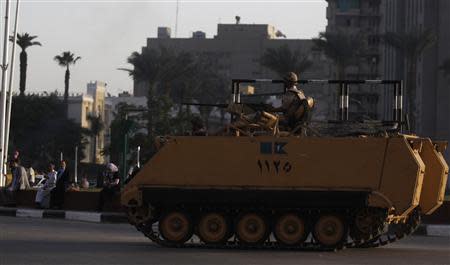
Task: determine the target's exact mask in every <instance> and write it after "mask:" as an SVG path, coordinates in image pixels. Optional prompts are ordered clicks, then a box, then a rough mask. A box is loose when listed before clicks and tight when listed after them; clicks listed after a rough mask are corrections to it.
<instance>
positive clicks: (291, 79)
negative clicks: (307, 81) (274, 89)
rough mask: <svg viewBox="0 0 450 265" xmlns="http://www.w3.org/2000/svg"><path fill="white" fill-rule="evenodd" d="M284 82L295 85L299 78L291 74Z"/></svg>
mask: <svg viewBox="0 0 450 265" xmlns="http://www.w3.org/2000/svg"><path fill="white" fill-rule="evenodd" d="M283 80H284V82H286V84H289V85H293V84H296V83H297V82H298V76H297V75H296V74H295V73H294V72H289V73H287V74H286V75H285V76H284V78H283Z"/></svg>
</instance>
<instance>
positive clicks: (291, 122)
mask: <svg viewBox="0 0 450 265" xmlns="http://www.w3.org/2000/svg"><path fill="white" fill-rule="evenodd" d="M283 79H284V82H285V85H286V92H285V94H284V95H283V98H282V100H281V106H280V107H279V108H274V109H273V111H275V112H277V111H279V112H283V116H284V120H285V121H286V123H287V125H288V126H289V128H290V129H291V130H293V129H295V127H296V126H297V125H298V124H299V123H300V122H304V121H306V119H307V118H308V114H309V111H310V110H311V109H312V108H313V107H314V100H313V98H311V97H306V96H305V94H304V93H303V91H302V90H301V89H298V88H297V86H296V84H297V82H298V77H297V75H296V74H295V73H293V72H289V73H287V75H286V76H285V77H284V78H283Z"/></svg>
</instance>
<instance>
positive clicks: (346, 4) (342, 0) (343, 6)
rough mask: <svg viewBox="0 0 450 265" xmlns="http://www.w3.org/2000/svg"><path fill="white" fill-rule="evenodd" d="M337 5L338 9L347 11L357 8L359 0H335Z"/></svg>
mask: <svg viewBox="0 0 450 265" xmlns="http://www.w3.org/2000/svg"><path fill="white" fill-rule="evenodd" d="M337 7H338V9H339V10H340V11H343V12H345V11H348V10H350V9H359V8H360V0H337Z"/></svg>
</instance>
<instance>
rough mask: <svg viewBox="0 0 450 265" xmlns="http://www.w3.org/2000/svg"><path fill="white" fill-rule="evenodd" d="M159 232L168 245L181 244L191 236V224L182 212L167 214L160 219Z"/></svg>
mask: <svg viewBox="0 0 450 265" xmlns="http://www.w3.org/2000/svg"><path fill="white" fill-rule="evenodd" d="M159 231H160V233H161V235H162V237H163V238H164V239H166V240H167V241H169V242H170V243H177V244H183V243H184V242H186V241H187V240H189V238H191V236H192V222H191V219H190V218H189V216H187V215H186V214H185V213H183V212H179V211H173V212H169V213H167V214H164V215H163V216H162V217H161V219H160V221H159Z"/></svg>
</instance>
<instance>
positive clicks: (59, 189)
mask: <svg viewBox="0 0 450 265" xmlns="http://www.w3.org/2000/svg"><path fill="white" fill-rule="evenodd" d="M68 186H69V170H67V169H66V161H64V160H61V164H60V168H59V169H58V172H57V175H56V186H55V188H54V189H53V190H52V192H51V200H50V204H51V206H52V208H53V207H54V208H57V209H62V208H63V205H64V194H65V193H66V189H67V188H68Z"/></svg>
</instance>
